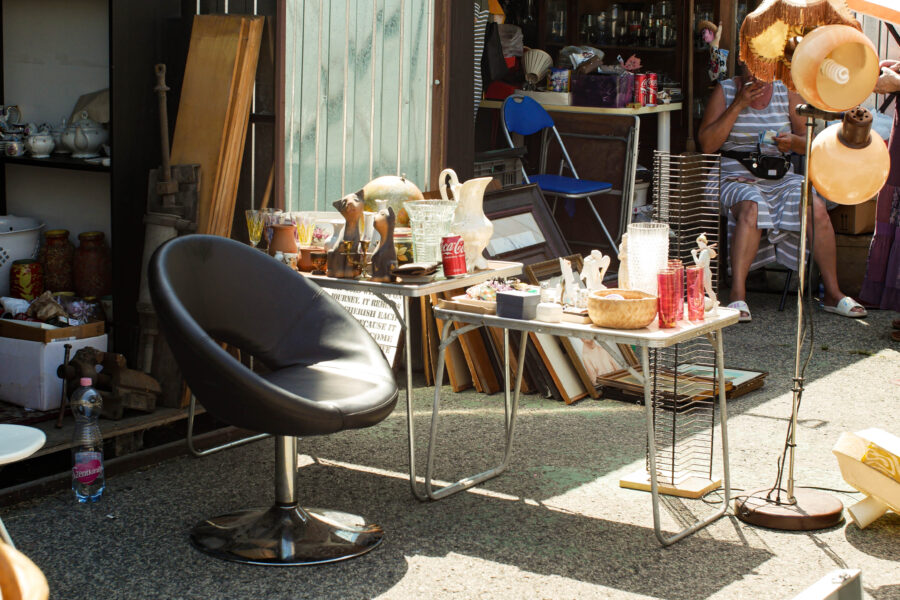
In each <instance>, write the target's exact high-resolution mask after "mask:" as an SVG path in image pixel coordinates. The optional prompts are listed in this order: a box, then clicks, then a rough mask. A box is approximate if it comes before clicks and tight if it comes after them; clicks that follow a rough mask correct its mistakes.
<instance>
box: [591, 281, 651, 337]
mask: <svg viewBox="0 0 900 600" xmlns="http://www.w3.org/2000/svg"><path fill="white" fill-rule="evenodd" d="M610 295H618V296H621V298H607V296H610ZM587 305H588V316H589V317H590V318H591V322H592V323H593V324H594V325H596V326H597V327H605V328H607V329H642V328H644V327H646V326H647V325H649V324H650V323H652V322H653V319H654V318H655V317H656V311H657V306H658V300H657V297H656V296H654V295H652V294H648V293H646V292H641V291H639V290H623V289H619V288H611V289H608V290H597V291H595V292H591V295H590V296H588V301H587Z"/></svg>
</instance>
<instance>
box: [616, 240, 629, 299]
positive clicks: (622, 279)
mask: <svg viewBox="0 0 900 600" xmlns="http://www.w3.org/2000/svg"><path fill="white" fill-rule="evenodd" d="M619 288H620V289H623V290H629V289H631V282H630V281H628V234H627V233H623V234H622V241H621V242H619Z"/></svg>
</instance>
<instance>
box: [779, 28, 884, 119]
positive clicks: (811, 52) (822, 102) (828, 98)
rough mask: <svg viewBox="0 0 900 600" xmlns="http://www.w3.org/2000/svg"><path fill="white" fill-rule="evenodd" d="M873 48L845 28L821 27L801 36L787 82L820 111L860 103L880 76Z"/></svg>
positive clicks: (844, 108)
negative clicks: (790, 81)
mask: <svg viewBox="0 0 900 600" xmlns="http://www.w3.org/2000/svg"><path fill="white" fill-rule="evenodd" d="M880 71H881V70H880V68H879V66H878V54H877V53H876V52H875V46H874V45H873V44H872V42H871V41H869V38H867V37H866V36H865V35H864V34H863V33H861V32H859V31H857V30H856V29H854V28H853V27H848V26H846V25H824V26H822V27H817V28H816V29H814V30H812V31H810V32H809V33H808V34H806V35H805V36H803V40H802V41H801V42H800V43H799V44H798V45H797V48H796V49H795V50H794V55H793V57H792V58H791V80H792V81H793V83H794V88H795V89H796V90H797V92H798V93H799V94H800V95H801V96H803V99H804V100H806V101H807V102H809V103H810V104H812V105H813V106H815V107H816V108H821V109H822V110H829V111H835V112H838V111H843V110H849V109H851V108H853V107H854V106H857V105H859V104H860V103H862V102H863V101H864V100H865V99H866V98H868V97H869V95H870V94H871V93H872V90H873V89H875V82H876V81H877V80H878V75H879V73H880Z"/></svg>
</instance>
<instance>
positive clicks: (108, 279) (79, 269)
mask: <svg viewBox="0 0 900 600" xmlns="http://www.w3.org/2000/svg"><path fill="white" fill-rule="evenodd" d="M78 242H79V244H78V249H77V250H76V251H75V268H74V273H73V283H74V285H75V293H76V294H77V295H79V296H81V297H82V298H85V297H87V296H95V297H99V296H106V295H107V294H110V293H112V264H111V263H112V261H111V258H110V252H109V246H107V245H106V242H104V240H103V232H102V231H87V232H85V233H80V234H78Z"/></svg>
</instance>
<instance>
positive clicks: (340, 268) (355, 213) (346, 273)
mask: <svg viewBox="0 0 900 600" xmlns="http://www.w3.org/2000/svg"><path fill="white" fill-rule="evenodd" d="M332 206H334V207H335V208H336V209H337V210H338V212H339V213H341V216H342V217H344V220H345V221H346V222H347V224H346V225H345V226H344V230H343V231H342V232H341V234H340V237H339V239H337V240H335V243H334V245H332V247H331V250H329V251H328V263H327V267H326V268H327V271H326V274H327V275H328V276H329V277H340V278H352V277H354V276H355V274H356V272H357V270H356V268H355V267H354V266H353V265H351V264H350V261H349V257H348V256H347V254H346V253H345V251H344V246H345V244H343V243H342V242H352V243H351V246H352V247H353V250H352V251H353V252H356V251H357V249H356V246H357V245H358V243H359V220H360V219H361V218H362V216H363V203H362V201H361V200H360V199H359V196H357V195H356V194H347V195H346V196H344V197H343V198H341V199H340V200H337V201H336V202H334V203H333V204H332Z"/></svg>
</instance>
